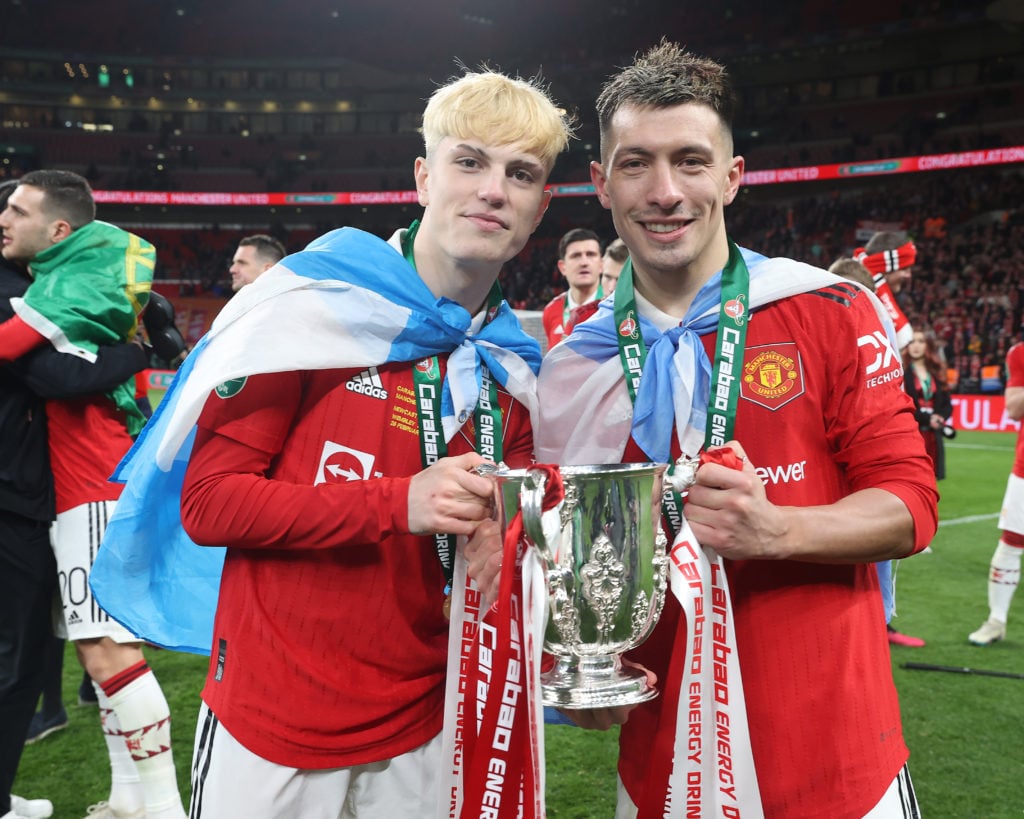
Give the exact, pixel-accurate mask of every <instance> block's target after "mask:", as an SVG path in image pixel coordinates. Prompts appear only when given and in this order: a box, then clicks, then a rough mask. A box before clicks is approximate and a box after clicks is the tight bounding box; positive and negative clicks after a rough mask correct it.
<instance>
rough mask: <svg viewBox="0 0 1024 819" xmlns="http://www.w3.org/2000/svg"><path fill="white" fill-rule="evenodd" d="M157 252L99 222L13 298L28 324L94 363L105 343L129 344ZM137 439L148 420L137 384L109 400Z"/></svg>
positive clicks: (36, 267)
mask: <svg viewBox="0 0 1024 819" xmlns="http://www.w3.org/2000/svg"><path fill="white" fill-rule="evenodd" d="M155 265H156V250H155V249H154V248H153V245H151V244H150V243H149V242H147V241H146V240H145V239H142V238H140V237H138V236H136V235H135V234H134V233H129V232H128V231H126V230H122V229H121V228H119V227H116V226H115V225H111V224H108V223H107V222H101V221H98V220H97V221H93V222H90V223H89V224H87V225H84V226H83V227H80V228H79V229H78V230H76V231H74V232H73V233H72V234H71V235H70V236H68V237H67V238H66V239H64V240H63V241H60V242H57V243H56V244H54V245H51V246H50V247H48V248H47V249H46V250H44V251H43V252H42V253H40V254H38V255H37V256H36V257H35V258H33V259H32V261H31V263H30V264H29V269H30V271H31V273H32V284H31V285H30V286H29V288H28V290H27V291H25V295H24V296H23V297H21V298H16V299H11V305H12V307H13V308H14V312H15V313H17V314H18V316H20V317H21V319H22V321H24V322H25V323H26V324H28V325H29V326H30V327H32V328H33V329H34V330H36V331H37V332H38V333H39V334H40V335H43V336H45V337H46V338H47V339H48V340H49V342H50V343H51V344H52V345H53V346H54V347H55V348H56V349H57V350H59V351H60V352H62V353H71V354H73V355H77V356H80V357H82V358H84V359H86V360H88V361H95V360H96V350H97V349H98V348H99V347H100V346H101V345H104V344H121V343H123V342H125V341H130V340H131V339H132V338H133V337H134V336H135V332H136V328H137V327H138V316H139V314H140V313H141V312H142V310H143V308H144V307H145V306H146V303H147V302H148V301H149V292H150V288H151V286H152V282H153V268H154V267H155ZM109 395H110V397H111V398H112V399H113V401H114V403H115V404H117V407H118V409H120V410H122V411H123V412H125V413H126V414H127V416H128V431H129V432H130V433H131V434H133V435H134V434H135V433H137V432H138V431H139V429H140V428H141V426H142V424H143V422H144V421H145V419H144V418H143V416H142V413H141V412H139V409H138V407H137V406H136V405H135V387H134V381H128V382H126V383H125V384H122V385H121V386H120V387H118V388H117V389H115V390H112V391H111V392H110V393H109Z"/></svg>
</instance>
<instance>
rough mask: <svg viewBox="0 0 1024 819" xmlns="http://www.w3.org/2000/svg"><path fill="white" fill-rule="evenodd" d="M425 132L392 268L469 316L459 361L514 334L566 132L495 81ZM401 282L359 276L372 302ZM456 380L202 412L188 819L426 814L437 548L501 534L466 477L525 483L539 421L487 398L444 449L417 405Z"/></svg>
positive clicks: (440, 648)
mask: <svg viewBox="0 0 1024 819" xmlns="http://www.w3.org/2000/svg"><path fill="white" fill-rule="evenodd" d="M423 130H424V139H425V143H426V151H425V157H424V158H419V159H417V160H416V166H415V175H416V185H417V191H418V194H419V199H420V203H421V204H422V205H423V206H424V212H423V218H422V222H421V223H414V224H413V226H412V227H411V228H409V229H408V230H399V231H397V232H396V233H395V234H394V236H393V237H392V238H391V241H390V244H391V248H390V249H389V248H387V247H384V248H383V252H384V253H386V254H387V255H388V256H389V257H390V258H391V262H392V263H393V264H404V262H403V261H402V259H403V257H404V260H405V262H407V263H408V265H409V266H410V269H408V274H409V275H410V276H413V277H415V276H418V280H417V282H415V284H416V285H417V286H420V287H422V286H423V285H425V286H426V287H427V288H429V291H430V293H431V294H432V299H436V300H437V302H436V305H437V309H438V310H439V311H441V312H443V313H445V314H447V315H451V314H453V311H454V312H455V313H458V314H459V315H464V316H466V319H467V324H468V325H469V327H468V331H467V332H466V334H465V338H464V339H463V341H462V343H461V345H456V344H453V345H452V347H456V348H457V349H456V352H457V353H458V354H459V356H464V355H465V353H466V352H467V350H469V351H471V350H472V349H473V345H474V343H475V342H474V339H475V338H476V337H477V336H480V337H485V336H486V332H487V330H488V328H489V326H490V325H492V324H497V323H498V322H500V321H505V320H507V319H508V320H510V314H506V311H508V308H507V305H504V304H503V302H501V300H500V293H497V292H496V288H495V282H496V280H497V276H498V273H499V271H500V269H501V266H502V264H503V263H504V262H506V261H507V260H508V259H510V258H512V257H513V256H515V255H516V254H517V253H518V252H519V251H520V250H521V249H522V247H523V246H524V245H525V243H526V241H527V239H528V238H529V236H530V234H531V233H532V232H533V230H534V229H535V228H536V227H537V225H538V224H539V222H540V220H541V218H542V216H543V214H544V211H545V209H546V207H547V203H548V200H549V196H550V194H549V193H547V192H546V191H545V182H546V180H547V178H548V175H549V173H550V171H551V168H552V166H553V164H554V161H555V157H556V156H557V154H558V153H559V152H560V151H562V150H563V149H564V148H565V147H566V144H567V141H568V138H569V136H570V131H569V125H568V123H567V122H566V120H565V118H564V116H563V115H562V114H560V113H559V111H558V109H557V108H556V107H555V106H554V104H553V103H552V101H551V100H550V99H549V98H548V96H547V94H546V93H545V92H544V91H543V90H542V89H541V88H539V87H538V86H537V85H535V84H533V83H530V82H526V81H523V80H518V79H516V80H513V79H510V78H508V77H505V76H503V75H501V74H497V73H493V72H483V73H467V74H466V75H465V76H463V77H462V78H460V79H458V80H455V81H453V82H452V83H450V84H449V85H447V86H444V87H442V88H441V89H439V90H438V91H437V92H435V93H434V95H433V96H432V97H431V100H430V102H429V103H428V105H427V108H426V111H425V113H424V128H423ZM337 233H342V231H338V232H337ZM329 235H330V234H329ZM370 238H372V237H370ZM375 241H377V242H378V243H379V240H375ZM315 244H316V243H314V245H315ZM311 247H312V246H311ZM319 255H320V256H323V255H324V254H323V253H320V254H319ZM300 257H301V258H300ZM315 257H316V254H315V253H313V252H311V250H307V251H306V252H304V253H300V254H296V256H295V257H289V258H287V259H285V260H284V262H283V263H282V266H283V267H286V268H288V267H289V266H292V267H294V266H295V265H297V264H298V263H299V262H302V261H304V259H310V258H311V259H313V262H311V264H314V265H315V264H318V263H319V260H318V259H317V258H315ZM357 261H358V260H357ZM413 269H414V271H415V272H414V273H413ZM275 275H276V274H275V271H274V270H271V271H269V272H267V273H265V274H264V275H263V276H261V277H260V279H259V280H257V281H256V282H254V283H253V284H251V285H249V286H248V287H247V288H246V291H250V290H252V291H254V292H255V293H258V292H259V290H260V288H265V287H268V286H273V284H272V283H273V281H274V278H275ZM389 275H390V271H375V270H370V271H368V273H367V276H366V278H367V280H369V281H371V284H369V285H368V286H370V287H372V279H373V278H374V277H375V276H379V277H384V276H389ZM239 295H240V296H241V295H243V294H239ZM432 306H433V305H432ZM470 316H472V320H471V321H469V317H470ZM515 332H516V333H517V334H518V339H519V340H518V342H517V343H519V344H520V345H521V346H522V347H523V348H525V349H528V350H529V351H531V353H530V355H531V356H532V357H533V358H534V361H535V363H536V362H539V349H538V348H537V345H536V343H535V342H532V341H531V340H529V339H528V338H527V337H526V336H525V334H524V333H523V332H522V330H521V329H520V328H518V324H517V323H516V324H515ZM309 342H310V344H316V343H317V340H316V338H314V337H312V334H311V338H310V340H309ZM368 343H369V341H368ZM479 343H480V344H483V342H482V341H481V342H479ZM524 355H525V354H524ZM455 366H456V355H455V353H452V354H451V355H450V356H449V355H448V354H447V353H444V354H440V355H438V356H436V357H433V358H427V359H424V360H420V361H416V360H415V359H411V360H394V359H391V360H390V361H385V360H384V359H383V358H382V359H381V363H380V364H378V365H374V366H369V367H365V368H357V369H341V370H339V369H321V370H307V371H289V372H277V373H272V374H257V375H251V376H249V377H248V378H241V379H237V380H234V381H230V382H228V383H226V384H224V385H223V386H222V387H221V388H219V389H218V390H216V391H215V393H214V394H211V395H210V396H209V398H208V400H207V403H206V406H205V409H204V410H203V412H202V415H201V417H200V419H199V422H198V433H197V439H196V442H195V446H194V449H193V451H192V456H191V460H190V463H189V469H188V473H187V476H186V483H185V487H184V491H183V494H182V516H183V521H184V523H185V526H186V528H187V530H188V532H189V534H190V535H191V536H192V537H193V539H194V540H195V541H196V542H197V543H201V544H205V545H225V546H227V547H228V550H227V557H226V560H225V565H224V572H223V579H222V583H221V591H220V600H219V604H218V608H217V616H216V621H215V625H214V636H213V646H212V652H211V661H210V669H209V675H208V677H207V681H206V686H205V688H204V689H203V701H204V707H203V714H201V717H200V721H199V727H198V734H197V746H196V757H195V760H194V768H195V776H194V788H193V805H192V815H193V816H196V817H198V816H209V817H223V816H247V817H261V816H265V817H277V816H284V815H288V816H302V817H315V816H332V817H333V816H351V817H356V816H360V817H363V816H365V817H383V816H395V817H398V816H408V817H411V816H428V815H432V814H433V812H434V808H435V804H436V802H437V784H438V782H439V773H440V771H439V768H440V761H441V756H440V736H439V734H440V731H441V725H442V714H443V706H444V702H443V699H444V697H443V694H444V680H445V668H446V655H447V641H448V621H447V616H446V612H445V585H446V578H445V575H444V573H443V571H442V561H441V560H439V555H440V552H441V548H440V545H439V544H440V543H441V542H442V541H445V540H446V539H445V538H444V537H436V536H435V535H470V534H471V533H473V531H474V529H475V528H476V526H477V524H478V523H479V521H481V520H483V519H484V518H486V517H487V516H488V514H489V509H490V501H491V497H492V483H491V481H490V480H489V479H487V478H484V477H482V476H481V475H478V474H476V473H475V472H474V471H473V470H474V467H475V466H477V465H478V464H480V463H482V462H483V461H484V457H483V456H487V458H488V459H491V460H499V459H503V460H505V461H507V462H509V463H511V464H519V465H524V464H526V463H528V462H529V460H530V458H531V451H532V437H531V434H530V427H529V412H528V409H527V408H526V407H524V406H523V405H521V404H520V403H518V401H517V400H513V397H512V396H511V395H510V394H509V392H507V391H506V390H505V389H501V388H499V387H498V385H497V384H494V385H492V386H489V382H488V381H487V379H486V378H485V379H484V381H483V382H481V384H480V385H479V386H478V387H477V389H478V390H479V396H480V400H479V403H478V406H477V412H476V414H475V416H474V415H472V414H470V416H469V417H467V416H466V415H461V416H460V417H458V419H457V427H458V431H457V432H456V433H455V435H454V437H451V439H450V441H448V443H447V446H445V436H443V435H439V434H438V430H440V429H441V427H442V421H441V416H440V412H438V411H437V410H438V407H437V406H436V405H437V403H439V402H432V401H431V400H428V399H427V398H426V397H425V396H432V395H436V396H440V394H441V390H440V388H438V389H437V390H436V391H431V390H430V389H428V387H425V386H424V385H425V384H426V385H428V386H429V385H430V384H440V383H441V381H442V380H443V379H444V378H445V374H446V371H447V372H448V373H449V374H450V373H451V372H452V370H453V368H454V367H455ZM491 375H492V376H493V377H494V380H495V381H500V380H501V376H500V375H499V374H498V373H497V372H495V371H494V370H493V368H492V371H491ZM431 389H432V388H431ZM509 391H512V388H511V387H509ZM473 395H474V396H475V395H477V393H476V392H474V393H473ZM516 397H517V398H519V397H522V398H523V400H528V396H526V394H525V393H516ZM484 405H489V406H487V407H486V408H485V407H484ZM484 409H486V410H487V411H486V412H485V411H484ZM445 448H446V449H447V455H446V456H445V453H444V451H443V450H444V449H445ZM427 464H431V465H429V466H427Z"/></svg>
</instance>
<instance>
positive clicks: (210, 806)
mask: <svg viewBox="0 0 1024 819" xmlns="http://www.w3.org/2000/svg"><path fill="white" fill-rule="evenodd" d="M440 768H441V735H440V734H438V735H437V736H436V737H434V738H433V739H432V740H430V742H428V743H426V744H425V745H421V746H420V747H419V748H415V749H414V750H412V751H409V752H408V753H405V754H402V755H401V756H396V757H394V758H393V759H385V760H382V761H380V762H371V763H368V764H366V765H354V766H352V767H350V768H326V769H323V770H303V769H299V768H288V767H286V766H284V765H277V764H276V763H273V762H269V761H268V760H266V759H263V757H260V756H257V755H256V754H254V753H253V752H252V751H250V750H248V749H246V748H245V747H244V746H243V745H242V744H241V743H239V742H238V740H236V739H235V738H234V737H233V736H231V734H230V733H228V730H227V729H226V728H225V727H224V726H223V725H222V724H221V722H220V720H218V719H217V717H216V715H215V714H214V713H213V712H212V711H211V710H210V709H209V707H208V706H207V705H206V703H203V705H202V708H201V709H200V711H199V722H198V724H197V725H196V742H195V749H194V751H193V754H192V805H191V807H190V808H189V817H190V819H203V817H206V819H223V817H229V816H232V817H233V816H244V817H246V819H278V817H282V816H289V817H290V816H295V817H302V819H382V817H388V819H390V817H429V816H434V815H435V813H436V810H437V801H438V788H439V787H440Z"/></svg>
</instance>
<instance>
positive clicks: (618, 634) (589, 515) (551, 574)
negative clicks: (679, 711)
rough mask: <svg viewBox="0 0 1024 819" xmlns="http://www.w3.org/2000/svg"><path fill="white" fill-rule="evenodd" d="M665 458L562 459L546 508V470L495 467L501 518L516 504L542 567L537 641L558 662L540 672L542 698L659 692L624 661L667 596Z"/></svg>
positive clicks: (577, 700) (603, 703) (567, 704)
mask: <svg viewBox="0 0 1024 819" xmlns="http://www.w3.org/2000/svg"><path fill="white" fill-rule="evenodd" d="M665 469H666V466H665V465H664V464H600V465H595V466H563V467H560V468H559V472H560V473H561V476H562V480H563V482H564V485H565V498H564V500H563V501H562V502H561V503H559V504H558V505H557V506H555V507H554V508H552V509H551V510H550V511H547V512H543V511H542V508H541V504H542V501H543V498H544V492H545V484H546V482H547V476H546V474H545V473H544V471H543V470H539V469H525V470H506V469H499V470H497V471H496V472H495V473H493V474H494V477H495V479H496V480H497V486H498V491H497V492H496V501H497V506H498V510H499V520H500V521H502V523H503V525H504V526H507V525H508V523H509V521H511V520H512V518H513V517H515V514H516V512H517V511H518V510H519V509H520V508H521V509H522V513H523V530H524V533H525V537H526V538H527V540H528V541H529V542H530V543H531V544H532V545H533V546H535V547H536V549H537V551H538V554H539V555H540V558H541V561H542V563H543V566H544V571H545V581H546V586H547V592H548V615H549V617H548V624H547V629H546V632H545V639H544V648H545V650H546V651H548V652H550V653H551V654H554V655H555V658H556V661H555V666H554V668H552V669H551V670H550V671H548V672H546V673H545V674H543V675H542V678H541V680H542V683H543V690H544V694H543V696H544V704H545V705H554V706H558V707H560V708H603V707H611V706H617V705H629V704H633V703H638V702H643V701H645V700H648V699H651V698H653V697H655V696H657V691H656V690H655V689H650V688H648V687H647V684H646V678H645V675H644V674H643V672H641V671H638V670H635V669H633V668H630V667H628V666H626V667H624V666H623V665H622V662H621V659H620V656H619V655H621V654H622V652H624V651H628V650H629V649H631V648H634V647H636V646H638V645H639V644H640V643H642V642H643V641H644V640H645V639H646V638H647V636H648V635H649V634H650V633H651V631H652V629H653V628H654V624H655V623H656V622H657V619H658V616H659V615H660V614H661V609H662V606H663V605H664V602H665V593H666V589H667V576H668V558H667V557H666V546H667V540H666V538H665V535H664V534H663V533H662V531H661V525H660V521H661V498H662V491H663V488H662V483H663V478H664V473H665Z"/></svg>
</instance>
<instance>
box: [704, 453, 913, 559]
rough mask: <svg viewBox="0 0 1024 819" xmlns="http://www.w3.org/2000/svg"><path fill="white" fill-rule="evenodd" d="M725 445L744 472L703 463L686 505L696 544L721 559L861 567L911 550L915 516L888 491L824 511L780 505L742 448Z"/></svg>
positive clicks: (865, 492)
mask: <svg viewBox="0 0 1024 819" xmlns="http://www.w3.org/2000/svg"><path fill="white" fill-rule="evenodd" d="M729 446H730V447H731V448H732V449H733V450H734V451H735V452H736V453H737V454H738V455H739V456H740V457H741V458H742V459H743V469H742V470H736V469H732V468H730V467H727V466H723V465H721V464H711V463H709V464H704V465H703V466H701V467H700V469H699V470H698V471H697V483H696V485H695V486H693V487H692V488H691V489H690V493H689V496H688V498H687V501H686V519H687V520H688V521H689V523H690V525H691V527H692V528H693V533H694V535H695V536H696V538H697V540H698V542H700V543H701V545H704V546H710V547H712V548H713V549H715V550H716V551H717V552H718V553H719V554H720V555H721V556H722V557H723V558H728V559H730V560H746V559H762V560H804V561H809V562H825V563H865V562H871V561H878V560H886V559H891V558H899V557H905V556H907V555H908V554H910V553H911V552H912V551H914V548H915V543H916V540H915V521H914V516H913V514H912V513H911V511H910V508H909V507H908V505H907V503H905V502H904V500H903V499H902V498H901V497H899V496H898V495H897V494H894V493H893V492H892V491H889V490H887V489H884V488H868V489H862V490H859V491H856V492H853V493H852V494H850V495H847V496H846V497H844V498H842V499H841V500H839V501H837V502H836V503H832V504H827V505H822V506H777V505H775V504H773V503H771V502H770V501H769V500H768V498H767V496H766V493H765V488H764V484H763V483H762V481H761V479H760V478H759V477H758V475H757V472H756V471H755V470H754V466H753V464H751V463H750V461H749V459H747V457H746V453H745V452H744V451H743V448H742V446H740V444H739V443H738V442H735V441H732V442H730V444H729Z"/></svg>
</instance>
